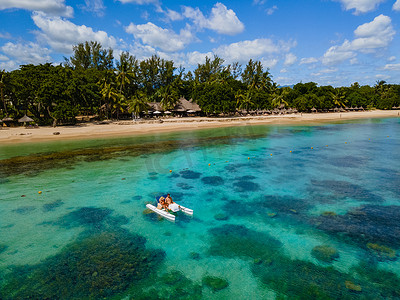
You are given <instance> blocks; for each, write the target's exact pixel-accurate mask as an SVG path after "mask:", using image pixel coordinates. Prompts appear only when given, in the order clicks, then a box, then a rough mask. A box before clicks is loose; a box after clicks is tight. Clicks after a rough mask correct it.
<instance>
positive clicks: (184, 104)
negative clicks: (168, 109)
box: [173, 98, 201, 113]
mask: <svg viewBox="0 0 400 300" xmlns="http://www.w3.org/2000/svg"><path fill="white" fill-rule="evenodd" d="M173 110H174V111H176V112H189V111H193V112H194V113H196V112H200V111H201V108H200V106H199V105H198V104H197V103H195V102H193V100H192V99H190V100H186V99H185V98H180V99H179V100H178V103H177V104H176V105H175V107H174V109H173Z"/></svg>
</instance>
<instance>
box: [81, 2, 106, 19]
mask: <svg viewBox="0 0 400 300" xmlns="http://www.w3.org/2000/svg"><path fill="white" fill-rule="evenodd" d="M81 8H82V10H85V11H89V12H92V13H94V14H96V15H97V16H99V17H102V16H104V11H105V9H106V7H105V6H104V4H103V0H85V5H82V6H81Z"/></svg>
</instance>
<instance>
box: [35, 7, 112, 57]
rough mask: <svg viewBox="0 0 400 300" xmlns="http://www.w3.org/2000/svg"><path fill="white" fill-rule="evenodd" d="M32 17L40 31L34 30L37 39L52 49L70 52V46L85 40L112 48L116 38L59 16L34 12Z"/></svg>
mask: <svg viewBox="0 0 400 300" xmlns="http://www.w3.org/2000/svg"><path fill="white" fill-rule="evenodd" d="M32 19H33V21H34V22H35V24H36V26H37V27H39V28H40V29H41V31H38V32H36V34H37V37H38V40H41V41H45V42H47V43H48V44H49V45H50V46H51V47H52V48H53V49H55V50H57V51H59V52H61V53H64V54H70V53H72V46H73V45H76V44H78V43H83V42H86V41H97V42H99V43H101V45H102V46H103V47H105V48H114V47H115V45H116V40H115V38H114V37H112V36H109V35H108V34H107V33H106V32H105V31H101V30H100V31H93V29H92V28H91V27H87V26H85V25H76V24H74V23H72V22H70V21H67V20H64V19H62V18H60V17H47V16H45V15H44V14H42V13H34V14H33V15H32Z"/></svg>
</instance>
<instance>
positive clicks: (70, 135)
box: [0, 110, 400, 144]
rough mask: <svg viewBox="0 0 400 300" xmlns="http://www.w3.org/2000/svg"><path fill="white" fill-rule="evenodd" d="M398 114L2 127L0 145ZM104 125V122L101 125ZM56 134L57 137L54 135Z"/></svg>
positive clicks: (399, 112)
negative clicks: (54, 126)
mask: <svg viewBox="0 0 400 300" xmlns="http://www.w3.org/2000/svg"><path fill="white" fill-rule="evenodd" d="M399 115H400V110H389V111H383V110H373V111H364V112H342V113H309V114H306V113H303V114H301V113H297V114H287V115H271V116H248V117H232V118H208V117H188V118H161V120H162V121H163V122H160V119H158V120H143V121H114V122H110V123H108V124H96V123H82V124H78V125H76V126H58V127H56V128H53V127H50V126H42V127H39V128H25V127H11V128H8V127H3V128H1V129H0V143H1V144H5V143H23V142H39V141H55V140H65V139H87V138H101V137H110V136H128V135H142V134H147V133H157V132H174V131H183V130H195V129H202V128H218V127H226V126H246V125H247V126H249V125H262V124H282V125H285V124H292V125H296V124H313V123H321V122H322V123H323V122H334V121H343V120H354V119H365V118H396V117H399ZM103 123H104V122H103ZM55 133H58V134H55Z"/></svg>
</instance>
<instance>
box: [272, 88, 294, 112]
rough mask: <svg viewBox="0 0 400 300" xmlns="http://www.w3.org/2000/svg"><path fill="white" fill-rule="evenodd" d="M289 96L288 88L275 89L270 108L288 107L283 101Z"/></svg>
mask: <svg viewBox="0 0 400 300" xmlns="http://www.w3.org/2000/svg"><path fill="white" fill-rule="evenodd" d="M289 94H290V88H288V87H284V88H281V89H279V88H275V89H274V92H273V94H272V102H271V104H272V106H273V107H281V106H282V105H283V107H285V106H287V105H289V104H288V102H287V101H286V100H285V99H287V96H288V95H289Z"/></svg>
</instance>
